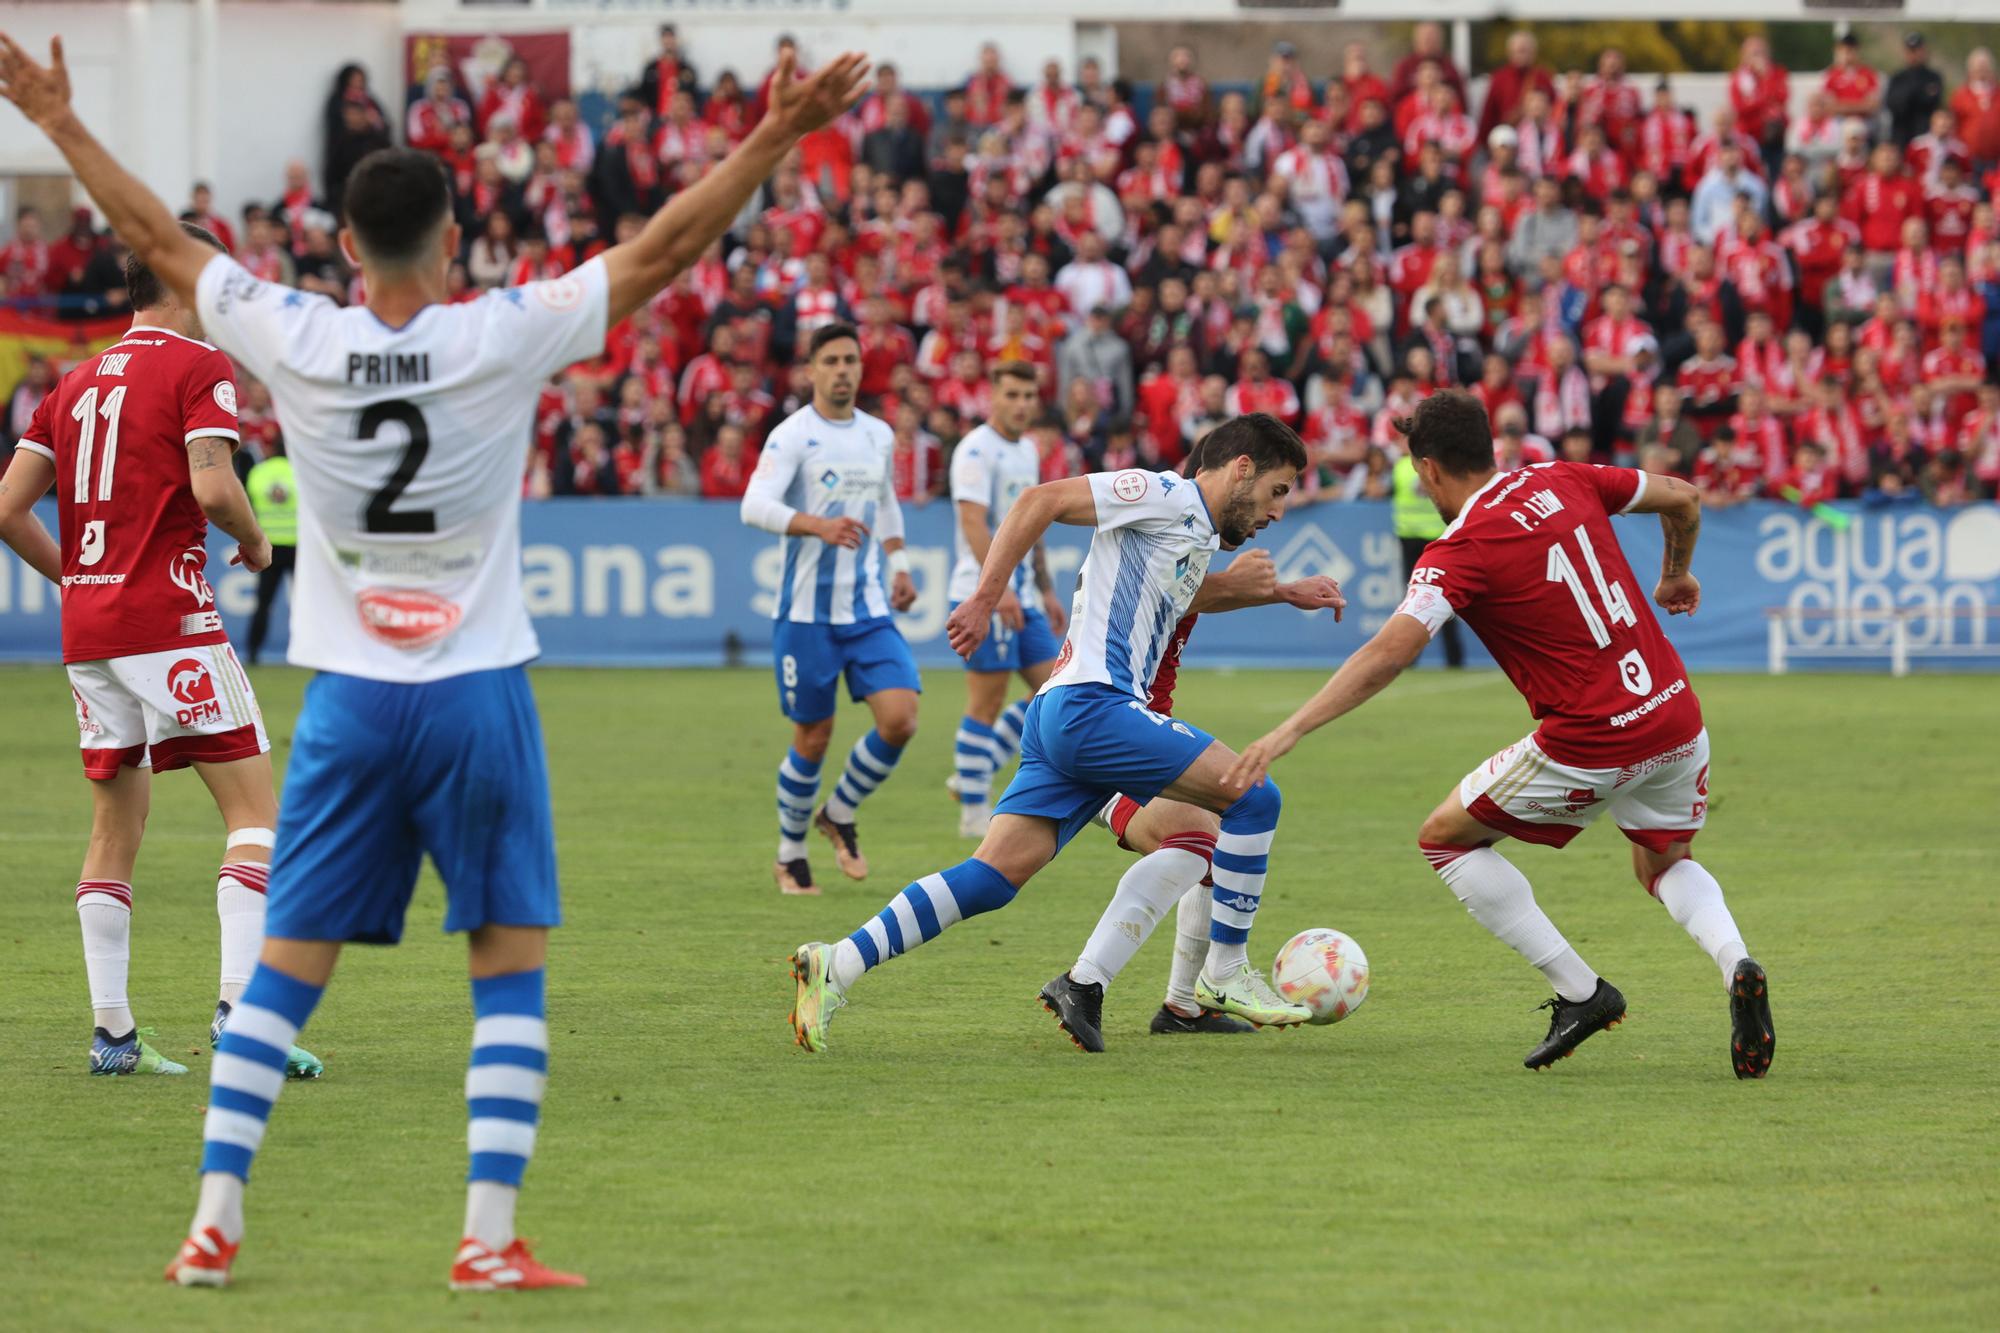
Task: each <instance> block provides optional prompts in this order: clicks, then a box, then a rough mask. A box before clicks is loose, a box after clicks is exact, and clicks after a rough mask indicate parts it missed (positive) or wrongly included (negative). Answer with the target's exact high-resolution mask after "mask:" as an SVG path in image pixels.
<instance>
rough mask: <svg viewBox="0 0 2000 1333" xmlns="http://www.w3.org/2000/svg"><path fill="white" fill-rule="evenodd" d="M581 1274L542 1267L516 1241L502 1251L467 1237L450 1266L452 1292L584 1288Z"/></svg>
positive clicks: (524, 1242)
mask: <svg viewBox="0 0 2000 1333" xmlns="http://www.w3.org/2000/svg"><path fill="white" fill-rule="evenodd" d="M589 1285H590V1284H589V1283H588V1282H586V1281H585V1280H584V1278H583V1275H582V1274H580V1273H558V1272H557V1271H556V1270H555V1269H553V1268H544V1267H543V1266H542V1265H541V1264H540V1263H538V1262H536V1260H535V1256H534V1255H532V1254H530V1253H528V1243H527V1242H526V1241H523V1240H516V1241H515V1242H514V1243H513V1244H511V1245H509V1246H508V1247H507V1248H506V1249H504V1250H495V1249H493V1248H492V1247H491V1246H489V1245H487V1244H486V1243H485V1242H483V1241H478V1240H474V1239H473V1238H472V1237H470V1236H467V1237H466V1238H465V1239H464V1240H462V1241H460V1242H459V1246H458V1257H457V1258H456V1259H455V1260H453V1261H452V1265H451V1289H452V1290H453V1291H539V1290H541V1289H542V1288H543V1287H587V1286H589Z"/></svg>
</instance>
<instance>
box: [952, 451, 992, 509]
mask: <svg viewBox="0 0 2000 1333" xmlns="http://www.w3.org/2000/svg"><path fill="white" fill-rule="evenodd" d="M951 502H952V503H953V504H954V505H962V504H975V505H978V506H979V507H980V508H981V509H987V510H990V509H991V508H992V507H993V467H992V460H990V459H988V458H987V457H986V455H985V454H984V453H983V452H981V450H980V448H979V446H978V445H976V444H975V445H970V446H968V445H965V444H962V443H961V444H960V445H959V446H958V448H957V449H955V450H953V451H952V455H951Z"/></svg>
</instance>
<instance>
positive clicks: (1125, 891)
mask: <svg viewBox="0 0 2000 1333" xmlns="http://www.w3.org/2000/svg"><path fill="white" fill-rule="evenodd" d="M1207 873H1208V862H1207V860H1205V859H1204V858H1202V857H1200V856H1198V855H1196V854H1195V853H1193V852H1191V851H1187V850H1185V849H1183V848H1180V847H1162V848H1160V849H1159V850H1158V851H1156V852H1153V853H1150V854H1149V855H1146V856H1142V857H1140V858H1139V859H1138V860H1137V861H1134V862H1133V863H1132V864H1131V866H1130V867H1128V868H1127V869H1126V871H1125V874H1124V876H1123V877H1122V878H1121V879H1119V881H1118V891H1117V892H1116V893H1115V894H1113V895H1112V897H1111V905H1110V906H1109V907H1107V908H1105V909H1104V915H1103V916H1101V917H1099V918H1098V919H1097V928H1096V929H1095V930H1093V931H1091V932H1090V939H1089V940H1088V941H1087V942H1086V943H1085V944H1084V946H1083V953H1082V955H1081V956H1080V957H1078V959H1077V960H1076V966H1074V967H1072V968H1071V969H1070V970H1069V975H1070V980H1072V981H1075V982H1077V983H1079V984H1081V985H1086V986H1088V985H1091V984H1093V983H1094V984H1096V985H1099V986H1104V985H1109V984H1110V983H1111V981H1112V980H1113V979H1114V978H1115V977H1117V975H1118V974H1119V972H1120V971H1122V970H1123V969H1124V967H1125V964H1127V963H1129V962H1130V961H1132V955H1133V954H1135V953H1137V952H1138V951H1139V946H1140V945H1142V944H1144V943H1145V942H1146V937H1147V936H1149V935H1151V934H1152V933H1153V927H1154V926H1157V925H1158V924H1160V918H1161V917H1163V916H1165V915H1166V914H1167V908H1168V907H1170V906H1172V905H1173V903H1174V902H1175V901H1176V900H1177V899H1179V898H1180V897H1181V896H1182V895H1183V894H1185V893H1186V892H1187V891H1188V889H1189V888H1190V887H1195V888H1199V887H1200V885H1201V881H1202V877H1203V876H1204V875H1206V874H1207ZM1206 928H1207V927H1206V923H1205V922H1204V925H1203V929H1204V930H1206Z"/></svg>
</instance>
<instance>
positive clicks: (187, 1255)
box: [166, 1227, 236, 1287]
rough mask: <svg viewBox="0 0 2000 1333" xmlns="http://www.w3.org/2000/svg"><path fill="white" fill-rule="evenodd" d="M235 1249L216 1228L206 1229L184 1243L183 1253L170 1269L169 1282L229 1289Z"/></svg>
mask: <svg viewBox="0 0 2000 1333" xmlns="http://www.w3.org/2000/svg"><path fill="white" fill-rule="evenodd" d="M235 1258H236V1246H234V1245H232V1244H231V1243H230V1242H229V1241H227V1240H225V1239H223V1235H222V1233H221V1232H220V1231H217V1230H216V1229H215V1228H214V1227H203V1228H202V1229H201V1230H200V1231H198V1232H196V1233H195V1234H194V1235H192V1236H189V1237H188V1238H187V1239H186V1240H184V1241H182V1242H181V1252H180V1253H179V1254H177V1255H175V1256H174V1261H173V1262H172V1263H170V1264H168V1265H167V1272H166V1278H167V1281H169V1282H172V1283H175V1284H177V1285H179V1286H183V1287H226V1286H228V1285H229V1265H230V1262H231V1261H232V1260H234V1259H235Z"/></svg>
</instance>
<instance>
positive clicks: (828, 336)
mask: <svg viewBox="0 0 2000 1333" xmlns="http://www.w3.org/2000/svg"><path fill="white" fill-rule="evenodd" d="M842 338H850V339H852V340H853V341H854V342H855V343H856V344H857V345H858V344H859V343H860V342H861V335H860V334H859V333H857V332H855V330H854V326H853V325H852V324H841V323H838V322H836V323H832V324H822V325H820V326H819V327H818V328H816V329H814V330H813V336H812V341H810V342H808V343H807V344H806V360H808V361H811V360H812V359H813V358H814V357H816V356H818V355H819V352H820V348H822V347H825V346H826V345H827V344H828V343H837V342H839V341H840V340H841V339H842Z"/></svg>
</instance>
